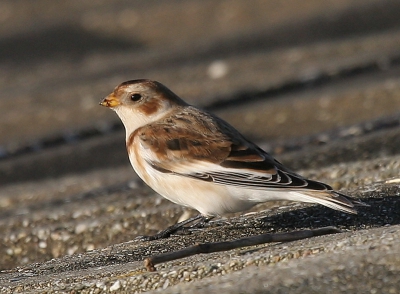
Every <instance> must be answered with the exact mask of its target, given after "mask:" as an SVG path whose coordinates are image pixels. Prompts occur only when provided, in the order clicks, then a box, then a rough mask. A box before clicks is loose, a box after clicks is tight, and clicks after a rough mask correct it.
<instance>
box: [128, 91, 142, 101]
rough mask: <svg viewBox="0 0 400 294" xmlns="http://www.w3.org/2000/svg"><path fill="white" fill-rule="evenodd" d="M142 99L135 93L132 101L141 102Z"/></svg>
mask: <svg viewBox="0 0 400 294" xmlns="http://www.w3.org/2000/svg"><path fill="white" fill-rule="evenodd" d="M140 99H142V95H140V94H138V93H135V94H132V95H131V100H132V101H139V100H140Z"/></svg>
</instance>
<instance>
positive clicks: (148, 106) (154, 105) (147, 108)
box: [139, 99, 162, 115]
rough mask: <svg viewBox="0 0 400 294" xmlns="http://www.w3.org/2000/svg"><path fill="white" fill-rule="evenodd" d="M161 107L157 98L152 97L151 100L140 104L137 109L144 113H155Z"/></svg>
mask: <svg viewBox="0 0 400 294" xmlns="http://www.w3.org/2000/svg"><path fill="white" fill-rule="evenodd" d="M161 107H162V105H161V103H160V102H159V101H158V100H156V99H152V100H151V101H148V102H146V103H143V104H142V105H140V107H139V110H140V111H141V112H142V113H144V114H145V115H152V114H154V113H157V112H158V111H159V110H160V109H161Z"/></svg>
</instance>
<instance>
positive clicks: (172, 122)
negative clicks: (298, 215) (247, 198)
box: [135, 112, 332, 191]
mask: <svg viewBox="0 0 400 294" xmlns="http://www.w3.org/2000/svg"><path fill="white" fill-rule="evenodd" d="M192 126H193V127H192ZM135 136H136V138H137V140H138V141H139V142H140V146H141V148H142V149H143V152H142V153H143V154H146V155H145V160H146V161H147V162H148V163H149V165H150V166H151V167H152V168H154V169H156V170H158V171H160V172H164V173H172V174H177V175H181V176H185V177H190V178H194V179H198V180H202V181H209V182H214V183H216V184H224V185H232V186H238V187H246V188H253V189H265V188H272V189H273V188H290V189H306V190H307V189H311V190H319V191H329V190H332V188H331V187H329V186H328V185H325V184H323V183H319V182H316V181H309V180H306V179H304V178H302V177H301V176H299V175H297V174H295V173H293V172H291V171H289V170H287V169H286V168H285V167H283V166H282V165H281V164H280V163H279V162H278V161H276V160H275V159H274V158H273V157H272V156H270V155H269V154H268V153H266V152H265V151H263V150H262V149H260V148H259V147H257V146H256V145H255V144H253V143H251V142H250V141H248V140H246V139H245V138H244V137H243V136H242V135H240V133H239V132H238V131H236V130H235V129H234V128H233V127H231V126H230V125H229V124H227V123H226V122H224V121H222V120H219V119H218V118H216V117H213V116H211V115H208V114H204V113H202V112H200V113H198V114H197V115H194V116H191V115H188V114H187V113H186V114H185V115H175V116H174V117H171V118H170V119H166V120H163V121H160V122H157V123H154V124H151V125H147V126H145V127H142V128H140V129H139V130H137V132H136V134H135ZM146 150H147V151H151V152H146Z"/></svg>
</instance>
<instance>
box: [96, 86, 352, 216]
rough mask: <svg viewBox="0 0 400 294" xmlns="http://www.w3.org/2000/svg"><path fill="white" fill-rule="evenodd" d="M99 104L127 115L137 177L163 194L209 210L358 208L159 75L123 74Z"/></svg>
mask: <svg viewBox="0 0 400 294" xmlns="http://www.w3.org/2000/svg"><path fill="white" fill-rule="evenodd" d="M100 104H101V105H103V106H106V107H109V108H111V109H112V110H114V111H115V112H116V113H117V114H118V116H119V117H120V119H121V120H122V122H123V124H124V126H125V130H126V147H127V150H128V154H129V159H130V162H131V164H132V167H133V168H134V170H135V171H136V173H137V174H138V175H139V177H140V178H141V179H142V180H143V181H144V182H145V183H146V184H147V185H149V186H150V187H151V188H152V189H154V190H155V191H156V192H157V193H159V194H160V195H161V196H163V197H165V198H167V199H169V200H170V201H172V202H175V203H177V204H180V205H183V206H186V207H191V208H194V209H196V210H197V211H199V212H200V214H201V215H202V216H204V217H213V216H215V215H220V214H223V213H227V212H238V211H244V210H247V209H249V208H250V207H252V206H254V205H256V204H257V203H261V202H266V201H270V200H291V201H300V202H311V203H318V204H322V205H325V206H327V207H330V208H333V209H336V210H340V211H344V212H347V213H356V211H355V209H354V204H358V203H359V202H357V201H355V200H353V199H351V198H349V197H347V196H345V195H343V194H341V193H339V192H336V191H334V190H333V189H332V188H331V187H330V186H329V185H327V184H324V183H321V182H317V181H313V180H308V179H305V178H303V177H302V176H300V175H298V174H296V173H294V172H293V171H291V170H289V169H288V168H286V167H285V166H283V165H282V164H281V163H280V162H278V161H277V160H275V159H274V158H273V157H272V156H271V155H269V154H268V153H267V152H265V151H264V150H262V149H261V148H260V147H258V146H257V145H256V144H254V143H252V142H250V141H249V140H247V139H246V138H245V137H244V136H243V135H242V134H240V133H239V131H237V130H236V129H235V128H234V127H232V126H231V125H230V124H228V123H227V122H225V121H223V120H222V119H220V118H218V117H216V116H214V115H213V114H211V113H208V112H205V111H203V110H200V109H198V108H196V107H194V106H191V105H189V104H187V103H186V102H185V101H183V100H182V99H181V98H179V97H178V96H177V95H176V94H174V93H173V92H172V91H171V90H169V89H168V88H167V87H165V86H164V85H162V84H161V83H159V82H156V81H151V80H132V81H127V82H124V83H122V84H120V85H119V86H117V87H116V88H115V89H114V91H113V92H112V93H111V94H110V95H108V96H107V97H106V98H104V100H103V101H102V102H101V103H100Z"/></svg>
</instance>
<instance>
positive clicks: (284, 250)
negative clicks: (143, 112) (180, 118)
mask: <svg viewBox="0 0 400 294" xmlns="http://www.w3.org/2000/svg"><path fill="white" fill-rule="evenodd" d="M399 13H400V1H378V0H367V1H365V0H363V1H361V0H354V1H349V0H340V1H337V0H336V1H315V0H307V1H294V0H293V1H292V0H289V1H284V2H277V1H256V0H254V1H222V0H221V1H220V0H207V1H194V0H193V1H135V2H132V1H123V0H121V1H101V2H96V1H66V2H63V3H59V2H55V1H45V0H37V1H35V2H32V1H27V0H19V1H11V0H10V1H7V0H4V1H2V2H1V3H0V24H1V25H0V88H1V94H0V95H1V96H0V98H1V99H0V122H1V123H0V235H1V236H2V241H1V242H0V269H1V270H2V271H1V273H0V292H2V293H42V292H47V293H64V292H65V293H78V292H82V293H109V292H113V293H134V292H142V291H156V292H157V291H163V293H164V292H166V293H214V292H216V293H246V292H248V293H264V292H268V291H269V292H276V293H287V292H290V293H340V292H346V293H396V292H397V291H398V289H399V288H400V280H399V277H400V275H399V274H400V259H399V255H398V252H399V250H400V247H399V244H398V239H399V237H400V227H399V225H400V213H399V211H400V176H399V170H400V147H399V146H400V127H399V126H400V86H399V81H400V80H399V72H400V49H399V48H400V46H399V45H400V19H399V17H398V15H399ZM135 78H151V79H155V80H159V81H160V82H163V83H164V84H166V85H167V86H168V87H170V88H171V89H172V90H174V91H175V92H176V93H177V94H179V95H180V96H182V97H184V98H185V99H186V100H188V101H189V102H191V103H193V104H196V105H200V106H202V107H205V108H207V109H209V110H211V111H213V112H215V113H216V114H218V115H220V116H221V117H223V118H225V119H226V120H228V121H229V122H230V123H231V124H233V125H234V126H236V127H237V128H238V129H239V130H241V131H242V132H243V133H245V134H246V136H247V137H249V138H251V139H253V140H255V141H257V142H258V143H259V144H260V146H262V147H263V148H264V149H265V150H267V151H269V152H271V153H272V154H274V155H275V156H276V157H278V159H279V160H280V161H282V162H283V163H285V164H286V165H288V166H290V167H292V168H293V169H296V170H297V171H298V172H299V173H301V174H303V175H305V176H307V177H312V178H315V179H317V180H321V181H325V182H327V183H329V184H331V185H332V186H333V187H334V188H335V189H340V190H342V191H345V192H347V193H348V194H349V195H352V196H354V197H357V198H361V199H363V201H364V202H366V203H367V204H369V205H370V207H361V208H360V209H359V213H358V215H346V214H343V213H340V212H335V211H332V210H330V209H328V208H323V207H320V206H312V205H302V204H301V205H300V204H296V203H283V202H280V203H266V204H262V205H258V206H256V207H255V208H253V209H252V210H251V211H249V213H248V214H235V215H226V216H223V217H224V218H226V219H225V221H224V222H214V223H210V224H209V225H207V226H206V227H205V228H204V229H203V230H200V231H195V232H192V234H188V235H174V236H172V237H171V238H169V239H166V240H159V241H153V242H139V241H135V240H133V239H134V238H135V237H136V236H137V235H143V234H150V233H154V232H156V231H158V230H160V229H162V228H165V227H166V226H167V225H170V224H173V223H174V222H176V221H177V220H178V219H179V218H180V217H181V215H182V214H184V213H190V214H194V212H193V211H187V210H185V209H183V208H181V207H178V206H176V205H174V204H172V203H170V202H168V201H167V200H164V199H162V198H161V197H159V196H157V195H156V194H155V193H154V192H152V191H151V190H150V189H149V188H147V187H146V186H144V185H143V184H142V182H141V181H140V179H138V178H137V176H136V175H135V173H134V171H133V170H132V169H131V167H130V166H129V163H128V160H127V155H126V151H125V150H124V136H125V135H124V131H123V129H122V126H121V123H120V122H119V120H118V119H117V117H116V115H115V114H114V113H112V112H111V111H109V110H107V109H104V108H101V107H100V106H98V102H99V101H100V100H101V98H102V97H104V96H105V95H107V94H108V93H109V92H110V91H111V90H112V89H113V87H114V86H116V85H117V84H118V83H120V82H122V81H124V80H128V79H135ZM324 226H335V227H338V228H339V229H341V230H342V231H343V233H339V234H335V235H329V236H321V237H315V238H310V239H305V240H301V241H296V242H289V243H279V244H269V245H259V246H254V247H251V248H243V249H237V250H231V251H228V252H221V253H212V254H209V255H197V256H192V257H189V258H184V259H180V260H177V261H173V262H168V263H165V264H160V265H158V266H157V272H154V273H149V272H147V271H146V270H145V268H144V266H143V260H144V259H145V258H146V257H148V256H151V255H153V254H157V253H162V252H169V251H173V250H178V249H182V248H184V247H187V246H190V245H193V244H195V243H202V242H214V241H224V240H234V239H237V238H241V237H244V236H251V235H257V234H260V233H266V232H285V231H293V230H299V229H308V228H319V227H324Z"/></svg>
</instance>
